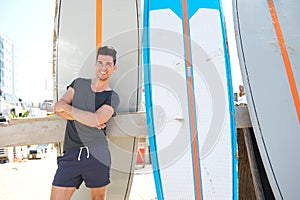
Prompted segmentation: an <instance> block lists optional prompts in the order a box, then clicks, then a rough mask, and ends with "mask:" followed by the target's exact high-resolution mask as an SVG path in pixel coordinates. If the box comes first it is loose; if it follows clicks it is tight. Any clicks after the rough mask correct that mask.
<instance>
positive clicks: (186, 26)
mask: <svg viewBox="0 0 300 200" xmlns="http://www.w3.org/2000/svg"><path fill="white" fill-rule="evenodd" d="M182 9H183V22H184V23H183V24H184V40H185V42H184V43H185V54H186V58H185V64H186V67H187V73H188V96H189V105H190V121H191V131H192V157H193V164H194V167H193V169H194V176H195V177H194V179H195V186H196V187H195V190H196V191H195V192H196V199H197V200H201V192H202V191H201V182H200V180H201V177H200V176H201V174H200V163H199V158H200V156H199V150H198V144H197V130H196V117H195V116H196V114H195V105H194V103H195V102H194V98H193V94H194V91H193V80H192V77H191V76H190V70H191V52H190V41H189V21H188V13H187V11H188V9H187V3H186V0H182Z"/></svg>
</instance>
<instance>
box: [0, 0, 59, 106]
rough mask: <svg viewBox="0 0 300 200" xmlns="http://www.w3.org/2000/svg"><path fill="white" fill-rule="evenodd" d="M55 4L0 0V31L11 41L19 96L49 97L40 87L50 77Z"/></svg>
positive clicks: (39, 0)
mask: <svg viewBox="0 0 300 200" xmlns="http://www.w3.org/2000/svg"><path fill="white" fill-rule="evenodd" d="M54 8H55V0H0V32H1V33H2V34H4V35H6V36H7V37H8V38H9V39H10V40H11V41H13V42H14V45H15V48H16V55H17V62H18V66H19V69H18V70H19V73H20V74H22V76H21V78H20V80H19V81H20V82H21V85H22V87H24V88H20V91H21V98H24V99H27V100H32V101H42V100H43V99H45V98H48V97H49V91H48V92H41V91H44V90H45V79H50V80H47V81H48V82H49V81H52V80H51V78H52V64H51V61H52V44H53V43H52V41H53V40H52V37H53V28H54ZM33 72H35V73H33ZM34 74H37V75H34ZM47 89H49V88H47ZM47 93H48V94H47ZM50 98H51V96H50Z"/></svg>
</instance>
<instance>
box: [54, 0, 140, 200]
mask: <svg viewBox="0 0 300 200" xmlns="http://www.w3.org/2000/svg"><path fill="white" fill-rule="evenodd" d="M56 4H57V5H56V15H55V17H56V26H55V27H56V28H55V35H54V42H55V43H54V44H55V46H54V48H55V49H54V50H55V55H54V56H55V59H54V61H55V62H54V66H55V68H54V70H55V73H54V74H56V78H55V81H56V84H55V85H57V91H56V94H57V98H60V97H61V96H62V94H63V93H64V92H65V91H66V86H67V85H68V84H70V83H71V82H72V80H73V79H75V78H77V77H84V78H93V77H94V76H95V61H96V49H97V48H98V47H99V46H100V45H111V46H113V47H115V48H116V49H117V51H118V57H117V66H118V68H117V71H116V72H115V73H114V74H113V77H112V80H111V82H110V83H111V85H110V86H111V88H113V89H114V90H116V91H117V93H118V94H119V95H120V99H121V103H120V108H119V113H132V112H136V111H138V110H139V107H140V105H141V101H140V96H141V95H140V92H139V88H140V78H141V76H140V73H141V72H140V66H139V62H140V49H141V48H140V45H141V40H140V32H139V29H138V27H139V18H138V14H137V12H138V7H139V5H138V4H137V1H135V0H127V1H124V0H117V1H116V0H115V1H102V0H89V1H82V0H71V1H64V0H57V3H56ZM118 125H119V124H116V123H115V126H118ZM117 128H119V127H112V129H117ZM132 128H133V127H131V129H132ZM121 130H123V136H122V137H110V138H109V145H110V150H111V154H112V173H111V184H110V185H109V187H108V197H107V198H108V199H113V200H115V199H128V198H129V193H130V189H131V184H132V178H133V172H134V168H135V162H136V154H135V152H136V151H137V137H132V136H130V134H131V132H126V127H124V128H123V129H122V128H121ZM108 131H109V130H108ZM89 196H90V194H89V190H87V188H85V186H84V184H83V185H82V186H81V188H80V189H79V190H78V191H76V192H75V194H74V197H73V199H89Z"/></svg>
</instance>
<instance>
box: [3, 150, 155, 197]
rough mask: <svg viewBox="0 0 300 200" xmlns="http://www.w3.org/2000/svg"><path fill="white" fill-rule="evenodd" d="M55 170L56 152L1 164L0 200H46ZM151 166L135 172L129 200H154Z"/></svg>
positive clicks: (140, 168)
mask: <svg viewBox="0 0 300 200" xmlns="http://www.w3.org/2000/svg"><path fill="white" fill-rule="evenodd" d="M55 170H56V152H52V153H50V155H49V156H48V157H47V158H44V159H37V160H26V161H23V162H15V163H5V164H0V177H1V178H0V199H5V200H27V199H30V200H43V199H45V200H47V199H49V197H50V189H51V182H52V179H53V175H54V173H55ZM153 180H154V179H153V174H152V171H151V166H150V165H146V166H145V167H139V168H137V169H136V171H135V175H134V179H133V185H132V190H131V193H130V198H129V200H155V199H156V198H155V197H156V194H155V186H154V181H153Z"/></svg>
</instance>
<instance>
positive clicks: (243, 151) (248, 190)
mask: <svg viewBox="0 0 300 200" xmlns="http://www.w3.org/2000/svg"><path fill="white" fill-rule="evenodd" d="M237 142H238V150H239V151H238V171H239V186H238V187H239V199H256V196H255V190H254V186H253V179H252V175H251V170H250V164H249V159H248V154H247V148H246V145H245V138H244V134H243V129H237Z"/></svg>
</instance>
